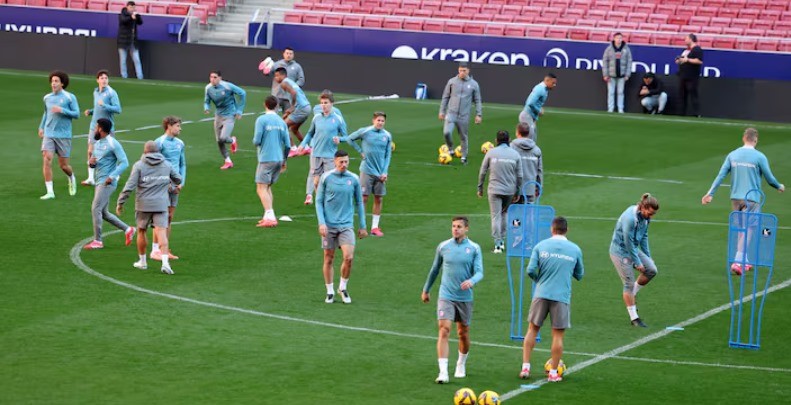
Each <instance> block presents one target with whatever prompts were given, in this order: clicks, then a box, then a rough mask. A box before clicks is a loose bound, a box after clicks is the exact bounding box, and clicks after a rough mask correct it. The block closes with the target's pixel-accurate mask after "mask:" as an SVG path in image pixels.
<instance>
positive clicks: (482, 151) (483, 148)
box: [481, 142, 494, 155]
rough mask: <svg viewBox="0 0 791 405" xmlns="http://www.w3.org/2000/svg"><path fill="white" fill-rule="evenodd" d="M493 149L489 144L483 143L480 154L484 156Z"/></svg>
mask: <svg viewBox="0 0 791 405" xmlns="http://www.w3.org/2000/svg"><path fill="white" fill-rule="evenodd" d="M493 148H494V145H493V144H492V143H491V142H484V143H483V145H481V153H483V154H484V155H485V154H486V152H488V151H490V150H492V149H493Z"/></svg>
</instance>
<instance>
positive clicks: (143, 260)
mask: <svg viewBox="0 0 791 405" xmlns="http://www.w3.org/2000/svg"><path fill="white" fill-rule="evenodd" d="M137 257H139V258H140V263H143V264H146V255H145V254H142V255H137Z"/></svg>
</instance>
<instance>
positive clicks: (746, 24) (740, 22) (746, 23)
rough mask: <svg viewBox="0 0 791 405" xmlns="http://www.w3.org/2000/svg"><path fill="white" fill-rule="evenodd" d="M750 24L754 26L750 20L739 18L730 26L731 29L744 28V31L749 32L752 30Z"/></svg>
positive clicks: (732, 21)
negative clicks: (748, 30)
mask: <svg viewBox="0 0 791 405" xmlns="http://www.w3.org/2000/svg"><path fill="white" fill-rule="evenodd" d="M713 22H714V21H712V23H713ZM750 24H752V21H751V20H748V19H745V18H737V19H734V20H731V23H730V26H731V27H736V28H744V29H746V30H747V29H750Z"/></svg>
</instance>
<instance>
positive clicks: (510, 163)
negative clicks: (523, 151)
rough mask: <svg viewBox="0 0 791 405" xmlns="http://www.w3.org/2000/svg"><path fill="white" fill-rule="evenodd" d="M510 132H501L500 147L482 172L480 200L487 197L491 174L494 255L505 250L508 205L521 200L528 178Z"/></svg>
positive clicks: (488, 160) (479, 189)
mask: <svg viewBox="0 0 791 405" xmlns="http://www.w3.org/2000/svg"><path fill="white" fill-rule="evenodd" d="M508 142H509V137H508V131H497V146H496V147H494V148H492V149H491V150H490V151H489V152H487V153H486V156H485V157H484V158H483V163H481V170H480V172H478V197H479V198H480V197H483V182H484V181H486V173H489V172H491V174H490V175H489V187H488V188H487V189H486V193H487V195H488V196H489V213H490V214H491V219H492V238H494V249H493V250H492V253H502V252H503V251H504V250H505V241H504V240H505V232H506V225H507V224H508V218H507V217H508V206H509V205H511V202H513V201H516V200H518V199H519V188H520V187H521V185H522V181H523V179H524V176H523V174H522V161H521V160H522V159H521V157H520V156H519V153H517V152H516V151H515V150H513V149H511V148H509V147H508Z"/></svg>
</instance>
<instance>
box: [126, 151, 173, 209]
mask: <svg viewBox="0 0 791 405" xmlns="http://www.w3.org/2000/svg"><path fill="white" fill-rule="evenodd" d="M171 183H173V184H175V185H179V184H181V176H180V175H179V173H178V172H177V171H176V169H174V168H173V167H172V166H171V165H170V164H169V163H167V161H165V157H164V156H162V154H161V153H158V152H157V153H146V154H144V155H143V157H141V158H140V160H139V161H137V162H136V163H135V164H134V166H132V174H130V175H129V180H127V181H126V185H124V189H123V190H121V193H120V194H118V205H124V203H125V202H126V200H127V199H129V193H131V192H132V191H133V190H135V189H137V194H136V195H135V211H139V212H166V211H167V210H168V206H169V205H170V196H169V195H168V189H169V188H170V184H171Z"/></svg>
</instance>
